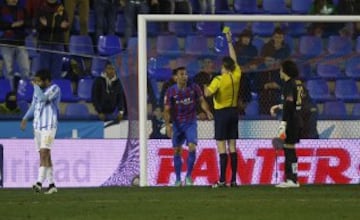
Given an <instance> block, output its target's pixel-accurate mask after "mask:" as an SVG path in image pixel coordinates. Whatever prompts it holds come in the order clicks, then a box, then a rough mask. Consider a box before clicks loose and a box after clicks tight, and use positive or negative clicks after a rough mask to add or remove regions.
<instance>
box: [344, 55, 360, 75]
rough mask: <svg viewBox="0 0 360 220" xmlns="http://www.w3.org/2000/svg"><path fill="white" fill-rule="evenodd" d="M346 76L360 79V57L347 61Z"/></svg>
mask: <svg viewBox="0 0 360 220" xmlns="http://www.w3.org/2000/svg"><path fill="white" fill-rule="evenodd" d="M345 75H346V76H348V77H351V78H354V79H360V56H356V57H352V58H350V59H349V60H347V61H346V64H345Z"/></svg>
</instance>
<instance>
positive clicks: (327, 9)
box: [309, 0, 336, 15]
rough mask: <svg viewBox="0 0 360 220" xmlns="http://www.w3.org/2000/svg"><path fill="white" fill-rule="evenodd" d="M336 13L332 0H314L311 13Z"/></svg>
mask: <svg viewBox="0 0 360 220" xmlns="http://www.w3.org/2000/svg"><path fill="white" fill-rule="evenodd" d="M335 13H336V7H335V5H334V3H333V1H332V0H314V2H313V4H312V5H311V8H310V11H309V14H314V15H331V14H335Z"/></svg>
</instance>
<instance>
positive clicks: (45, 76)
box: [35, 69, 51, 81]
mask: <svg viewBox="0 0 360 220" xmlns="http://www.w3.org/2000/svg"><path fill="white" fill-rule="evenodd" d="M35 76H36V77H39V78H40V79H41V80H42V81H46V80H49V81H51V72H50V71H49V70H48V69H41V70H39V71H37V72H36V73H35Z"/></svg>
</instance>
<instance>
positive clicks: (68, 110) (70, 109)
mask: <svg viewBox="0 0 360 220" xmlns="http://www.w3.org/2000/svg"><path fill="white" fill-rule="evenodd" d="M64 117H65V118H67V119H89V118H90V117H91V114H90V112H89V109H88V107H87V106H86V104H84V103H68V104H67V105H66V107H65V112H64Z"/></svg>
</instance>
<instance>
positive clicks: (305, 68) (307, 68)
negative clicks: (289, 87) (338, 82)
mask: <svg viewBox="0 0 360 220" xmlns="http://www.w3.org/2000/svg"><path fill="white" fill-rule="evenodd" d="M297 66H298V68H299V76H300V78H301V79H304V80H308V79H311V78H312V77H313V72H312V68H311V65H310V64H309V63H302V62H297Z"/></svg>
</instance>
